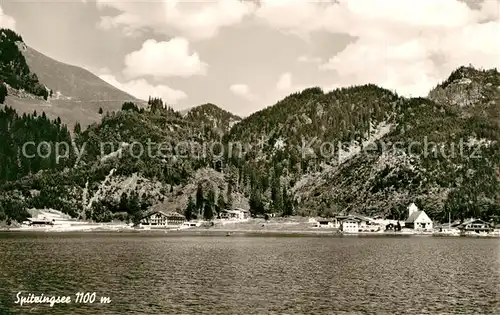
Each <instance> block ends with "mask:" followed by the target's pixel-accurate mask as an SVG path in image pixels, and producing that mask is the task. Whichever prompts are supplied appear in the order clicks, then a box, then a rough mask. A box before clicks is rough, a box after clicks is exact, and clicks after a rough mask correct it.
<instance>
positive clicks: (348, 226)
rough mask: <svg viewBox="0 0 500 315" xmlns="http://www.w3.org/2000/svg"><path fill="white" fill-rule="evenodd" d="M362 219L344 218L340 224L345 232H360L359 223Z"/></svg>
mask: <svg viewBox="0 0 500 315" xmlns="http://www.w3.org/2000/svg"><path fill="white" fill-rule="evenodd" d="M360 223H361V220H359V219H357V218H354V217H353V218H347V219H344V220H342V222H341V224H340V229H341V230H342V232H344V233H358V232H359V224H360Z"/></svg>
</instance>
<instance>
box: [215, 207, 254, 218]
mask: <svg viewBox="0 0 500 315" xmlns="http://www.w3.org/2000/svg"><path fill="white" fill-rule="evenodd" d="M220 218H221V219H225V220H246V219H248V218H250V211H248V210H245V209H241V208H238V209H235V210H223V211H222V212H221V214H220Z"/></svg>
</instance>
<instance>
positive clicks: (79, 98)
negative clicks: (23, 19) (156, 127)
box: [0, 30, 139, 127]
mask: <svg viewBox="0 0 500 315" xmlns="http://www.w3.org/2000/svg"><path fill="white" fill-rule="evenodd" d="M0 39H1V42H0V45H1V47H3V48H2V49H1V53H0V79H2V78H3V79H4V81H5V82H6V83H8V84H9V85H10V86H11V87H12V88H13V89H16V90H11V91H10V92H9V95H8V96H7V98H6V100H5V104H6V105H9V106H10V107H13V108H15V109H16V110H17V111H18V112H20V113H33V111H37V112H42V111H44V112H45V113H46V115H47V117H49V118H52V119H56V118H57V117H60V118H61V120H62V121H63V122H64V123H66V124H68V125H69V126H70V127H72V126H73V125H74V124H75V123H76V122H79V123H80V124H81V125H82V126H87V125H89V124H91V123H93V122H97V121H99V120H100V118H101V116H100V115H99V114H98V111H99V108H102V109H103V111H104V112H106V111H110V112H111V111H114V110H119V109H120V106H121V105H122V104H123V103H124V102H125V101H133V102H139V101H138V100H137V99H136V98H135V97H133V96H131V95H129V94H127V93H125V92H123V91H120V90H119V89H117V88H115V87H113V86H112V85H110V84H108V83H107V82H105V81H103V80H101V79H100V78H99V77H97V76H96V75H94V74H92V73H91V72H89V71H87V70H85V69H82V68H79V67H76V66H72V65H68V64H65V63H62V62H59V61H56V60H54V59H52V58H50V57H47V56H45V55H43V54H42V53H40V52H38V51H36V50H35V49H33V48H31V47H29V46H27V45H26V44H25V43H24V42H23V40H22V38H21V37H20V36H19V35H17V34H15V33H13V32H12V31H10V30H2V35H1V37H0ZM4 46H5V47H4ZM7 68H8V69H7ZM13 73H15V75H14V74H13ZM46 87H47V88H46ZM19 89H24V90H25V91H26V92H28V93H29V94H26V93H23V92H19V91H17V90H19ZM30 94H31V95H30ZM33 95H35V96H40V97H34V96H33ZM44 98H45V100H44Z"/></svg>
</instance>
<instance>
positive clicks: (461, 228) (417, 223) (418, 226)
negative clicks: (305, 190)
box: [312, 203, 500, 235]
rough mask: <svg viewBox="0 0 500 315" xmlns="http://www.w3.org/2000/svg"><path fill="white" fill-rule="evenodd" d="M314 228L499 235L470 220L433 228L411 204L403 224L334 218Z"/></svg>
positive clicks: (315, 223) (490, 227) (486, 224)
mask: <svg viewBox="0 0 500 315" xmlns="http://www.w3.org/2000/svg"><path fill="white" fill-rule="evenodd" d="M312 222H313V226H314V227H317V228H335V229H338V230H339V231H341V232H342V233H348V234H351V233H352V234H355V233H363V232H385V231H396V230H401V231H402V232H403V233H434V232H436V233H443V234H454V235H476V234H477V235H481V234H489V235H493V234H495V235H496V234H500V227H499V226H497V227H495V226H494V225H493V224H491V223H489V222H486V221H483V220H480V219H469V220H465V221H464V222H460V221H456V222H454V223H449V224H445V225H438V226H436V225H435V224H434V222H433V221H432V220H431V219H430V218H429V216H428V215H427V214H426V213H425V211H422V210H419V209H418V207H417V206H416V205H415V204H414V203H412V204H411V205H410V206H409V207H408V217H407V219H406V220H405V221H397V220H385V219H382V218H380V217H375V218H370V217H365V216H360V215H347V216H342V215H341V216H336V217H334V218H320V219H315V220H312Z"/></svg>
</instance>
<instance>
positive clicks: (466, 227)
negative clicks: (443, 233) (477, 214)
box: [458, 219, 494, 233]
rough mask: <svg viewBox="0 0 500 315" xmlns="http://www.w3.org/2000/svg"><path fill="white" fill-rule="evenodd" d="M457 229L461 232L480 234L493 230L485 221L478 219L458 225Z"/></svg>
mask: <svg viewBox="0 0 500 315" xmlns="http://www.w3.org/2000/svg"><path fill="white" fill-rule="evenodd" d="M458 229H459V230H460V231H461V232H475V233H480V232H492V231H493V229H494V228H493V226H492V225H491V224H490V223H488V222H486V221H483V220H480V219H469V220H466V221H465V222H464V223H462V224H460V225H459V226H458Z"/></svg>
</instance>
